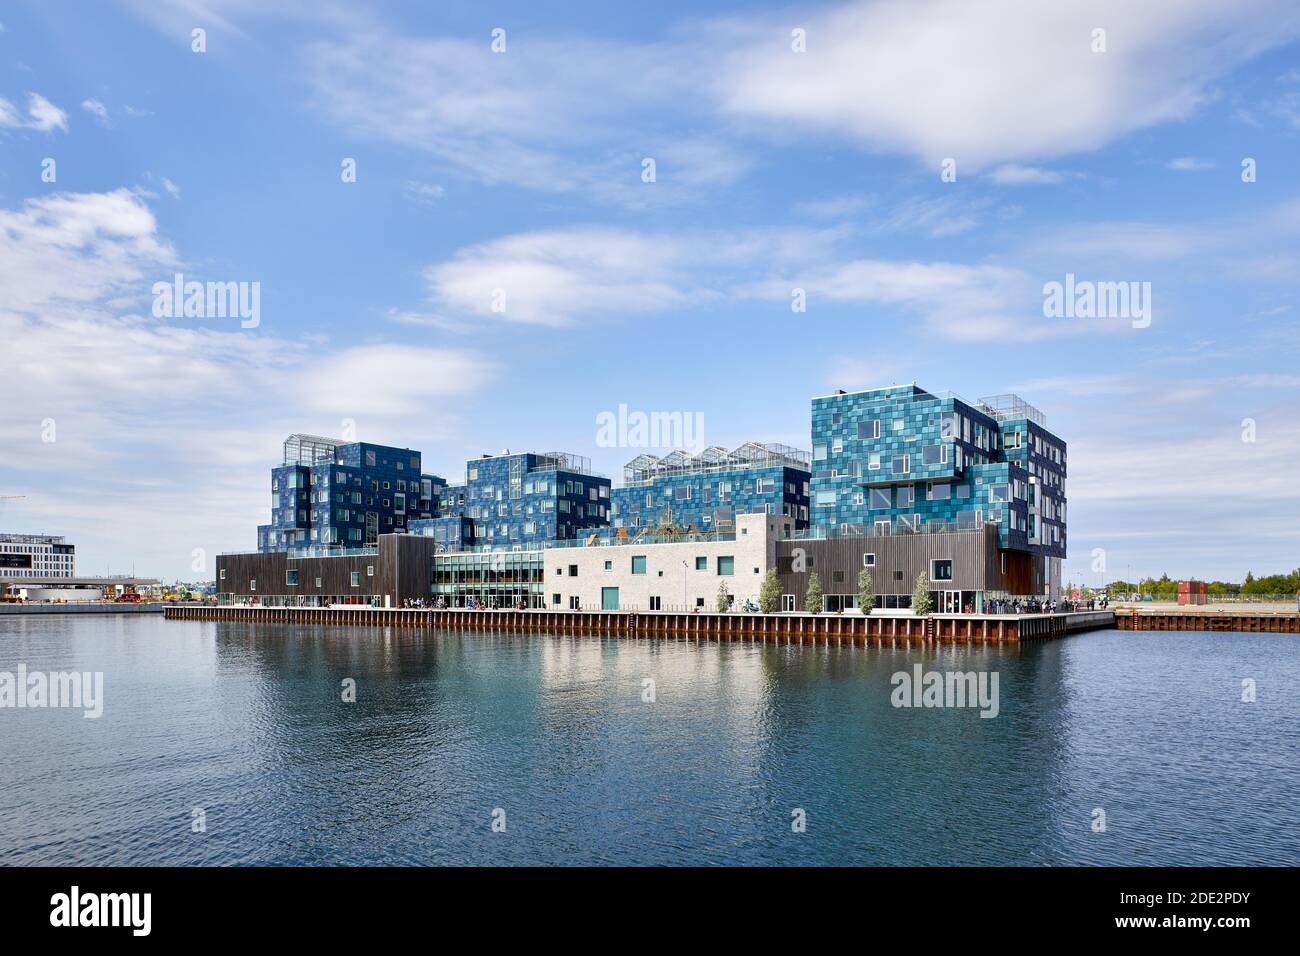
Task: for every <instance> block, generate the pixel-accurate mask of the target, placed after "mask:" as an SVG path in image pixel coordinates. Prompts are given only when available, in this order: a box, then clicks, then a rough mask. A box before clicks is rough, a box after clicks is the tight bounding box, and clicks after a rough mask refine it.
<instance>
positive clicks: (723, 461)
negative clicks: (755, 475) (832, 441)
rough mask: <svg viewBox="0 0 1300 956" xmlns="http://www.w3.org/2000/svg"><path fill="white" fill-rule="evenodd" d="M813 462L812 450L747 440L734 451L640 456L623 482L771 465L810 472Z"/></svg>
mask: <svg viewBox="0 0 1300 956" xmlns="http://www.w3.org/2000/svg"><path fill="white" fill-rule="evenodd" d="M811 462H812V456H811V455H810V454H809V453H808V452H806V451H801V450H800V449H798V448H792V447H790V446H789V445H781V444H777V443H774V442H772V443H766V444H764V443H761V442H755V441H751V442H745V444H743V445H740V446H739V447H737V448H733V449H732V450H731V451H727V449H725V448H723V447H721V446H720V445H710V446H709V447H707V448H705V449H703V450H702V451H699V452H697V453H696V454H694V455H692V454H690V453H688V452H685V451H683V450H681V449H676V450H674V451H671V452H669V453H668V454H667V455H664V456H663V457H662V458H658V457H656V456H654V455H637V456H636V457H635V458H633V459H632V460H631V461H629V462H628V463H627V464H626V465H624V466H623V484H624V485H625V486H627V485H637V484H646V483H649V482H652V481H654V480H655V479H657V478H662V477H665V476H672V475H688V474H699V473H700V472H706V471H715V470H724V469H732V468H753V467H764V466H771V465H781V466H785V467H787V468H802V469H803V470H804V471H807V470H808V468H809V466H810V464H811Z"/></svg>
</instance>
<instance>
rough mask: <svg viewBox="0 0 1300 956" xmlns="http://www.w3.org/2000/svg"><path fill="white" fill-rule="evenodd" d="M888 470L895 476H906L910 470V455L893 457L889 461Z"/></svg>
mask: <svg viewBox="0 0 1300 956" xmlns="http://www.w3.org/2000/svg"><path fill="white" fill-rule="evenodd" d="M890 468H891V469H892V470H893V472H894V474H896V475H906V474H908V473H909V472H910V471H911V470H912V456H911V455H895V456H894V457H893V458H892V459H891V460H890Z"/></svg>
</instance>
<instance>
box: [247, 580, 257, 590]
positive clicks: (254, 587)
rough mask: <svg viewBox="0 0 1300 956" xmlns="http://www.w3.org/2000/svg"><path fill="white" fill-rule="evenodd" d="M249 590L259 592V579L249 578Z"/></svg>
mask: <svg viewBox="0 0 1300 956" xmlns="http://www.w3.org/2000/svg"><path fill="white" fill-rule="evenodd" d="M248 590H250V591H256V590H257V578H249V581H248Z"/></svg>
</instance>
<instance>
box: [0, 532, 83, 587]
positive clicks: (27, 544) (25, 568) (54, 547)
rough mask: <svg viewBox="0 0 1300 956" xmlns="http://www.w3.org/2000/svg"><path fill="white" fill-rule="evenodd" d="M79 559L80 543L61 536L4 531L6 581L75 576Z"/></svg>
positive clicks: (0, 574)
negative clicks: (68, 540) (77, 544)
mask: <svg viewBox="0 0 1300 956" xmlns="http://www.w3.org/2000/svg"><path fill="white" fill-rule="evenodd" d="M76 561H77V549H76V546H75V545H71V544H68V542H67V539H66V538H63V537H62V536H60V535H52V534H11V533H8V532H3V531H0V578H3V579H4V580H6V581H22V580H24V579H29V578H30V579H41V580H49V579H51V578H73V577H76V576H77V570H76Z"/></svg>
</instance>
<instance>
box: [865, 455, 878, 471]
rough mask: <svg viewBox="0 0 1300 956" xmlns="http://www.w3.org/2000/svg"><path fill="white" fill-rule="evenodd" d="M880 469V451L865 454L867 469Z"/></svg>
mask: <svg viewBox="0 0 1300 956" xmlns="http://www.w3.org/2000/svg"><path fill="white" fill-rule="evenodd" d="M879 470H880V452H878V451H873V452H871V454H869V455H867V471H879Z"/></svg>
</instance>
